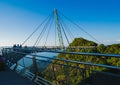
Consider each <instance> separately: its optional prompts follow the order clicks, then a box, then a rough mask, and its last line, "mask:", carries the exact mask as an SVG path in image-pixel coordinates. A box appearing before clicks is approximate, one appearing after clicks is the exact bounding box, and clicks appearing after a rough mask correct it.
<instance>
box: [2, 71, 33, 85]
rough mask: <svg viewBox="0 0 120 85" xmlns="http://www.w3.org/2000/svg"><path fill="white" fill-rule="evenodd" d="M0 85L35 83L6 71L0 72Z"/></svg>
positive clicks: (27, 84) (31, 84)
mask: <svg viewBox="0 0 120 85" xmlns="http://www.w3.org/2000/svg"><path fill="white" fill-rule="evenodd" d="M0 85H35V83H33V82H32V81H30V80H29V79H27V78H24V77H22V76H20V75H19V74H17V73H15V72H13V71H11V70H9V69H8V70H5V71H0Z"/></svg>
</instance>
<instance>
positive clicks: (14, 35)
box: [0, 0, 120, 46]
mask: <svg viewBox="0 0 120 85" xmlns="http://www.w3.org/2000/svg"><path fill="white" fill-rule="evenodd" d="M119 3H120V1H119V0H74V1H73V0H52V1H50V0H34V1H32V0H1V1H0V35H1V36H0V39H1V40H0V46H12V45H13V44H21V43H22V42H23V41H24V40H25V39H26V38H27V37H28V36H29V35H30V34H31V33H32V32H33V31H34V30H35V29H36V27H37V26H38V25H39V24H40V23H41V22H42V21H43V20H44V19H45V18H46V17H47V16H48V15H49V14H50V13H51V12H52V11H53V9H54V8H56V9H58V10H60V11H61V12H62V13H64V15H66V16H67V17H69V18H70V19H71V20H72V21H74V22H75V23H77V24H78V25H79V26H81V27H82V28H83V29H84V30H85V31H87V32H89V33H90V34H91V35H92V36H94V37H95V38H96V39H97V40H98V41H100V42H102V43H103V44H105V45H109V44H114V43H120V33H119V32H120V11H119V10H120V5H119ZM66 24H69V23H66ZM77 37H83V38H85V39H88V40H93V39H92V38H90V37H89V36H87V35H86V34H85V33H82V32H81V31H80V35H78V36H77ZM93 41H95V40H93ZM95 42H96V41H95ZM51 43H52V42H51ZM29 44H31V45H32V44H33V42H32V41H31V42H29Z"/></svg>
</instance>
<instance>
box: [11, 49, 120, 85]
mask: <svg viewBox="0 0 120 85" xmlns="http://www.w3.org/2000/svg"><path fill="white" fill-rule="evenodd" d="M14 52H15V53H17V54H26V53H23V52H18V51H14ZM43 52H44V51H43ZM45 52H49V53H51V52H53V53H62V55H63V56H65V54H72V56H74V55H76V54H77V55H82V56H84V57H90V56H95V57H103V56H104V57H106V58H109V57H114V58H120V55H117V54H100V53H83V52H63V51H48V50H47V51H45ZM28 55H30V56H31V57H28V56H26V57H24V58H23V60H22V64H21V63H19V62H17V64H16V65H14V66H13V69H14V70H15V71H17V72H18V73H24V74H25V72H26V71H29V72H32V73H33V74H34V77H32V79H31V80H33V81H35V80H36V78H38V77H37V76H40V78H41V77H42V78H43V79H41V80H40V81H41V82H40V81H39V84H41V83H42V82H43V80H44V79H45V80H46V81H48V82H51V83H50V84H48V85H51V84H57V85H60V84H61V85H65V84H66V85H72V84H73V82H75V81H76V84H77V83H79V84H83V85H85V84H90V85H96V84H95V83H96V81H95V79H97V78H98V77H97V76H100V75H104V78H103V76H100V78H99V79H100V80H101V81H104V79H105V77H106V76H107V77H106V79H107V78H108V75H109V77H110V76H112V77H115V78H116V79H115V80H117V78H118V77H119V78H120V76H119V74H117V73H115V72H114V73H113V72H112V73H111V72H103V71H100V70H96V69H97V68H98V67H99V68H102V69H104V68H107V70H108V69H110V70H111V69H112V70H114V71H116V70H117V71H119V70H120V67H119V65H118V66H111V65H104V64H99V63H98V64H97V63H92V62H81V61H79V60H67V59H63V58H50V57H49V56H40V55H36V54H34V53H33V54H28ZM39 58H44V59H42V60H41V59H39ZM25 59H29V62H31V65H30V66H27V64H26V63H27V62H26V61H25ZM15 66H16V67H15ZM22 67H23V68H22ZM40 78H38V79H40ZM108 79H109V78H108ZM73 80H74V81H73ZM106 81H107V80H106ZM76 84H75V85H76ZM101 85H102V84H101Z"/></svg>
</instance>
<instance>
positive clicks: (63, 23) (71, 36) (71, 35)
mask: <svg viewBox="0 0 120 85" xmlns="http://www.w3.org/2000/svg"><path fill="white" fill-rule="evenodd" d="M59 18H60V20H61V23H62V25H63V26H64V28H66V30H67V32H68V34H69V35H70V38H71V40H73V39H74V38H75V37H74V35H73V34H72V33H71V31H70V29H69V28H68V27H67V25H66V24H65V22H64V21H63V19H62V18H61V16H59Z"/></svg>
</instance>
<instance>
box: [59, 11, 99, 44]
mask: <svg viewBox="0 0 120 85" xmlns="http://www.w3.org/2000/svg"><path fill="white" fill-rule="evenodd" d="M59 13H60V14H61V15H62V16H63V17H65V18H66V19H67V20H68V21H70V22H71V23H73V24H74V25H75V26H76V27H78V28H79V29H80V30H82V31H83V32H85V33H86V34H87V35H89V36H90V37H91V38H92V39H94V40H95V41H97V42H98V43H101V42H100V41H99V40H97V39H96V38H95V37H93V36H92V35H91V34H90V33H88V32H87V31H86V30H84V29H83V28H82V27H80V26H79V25H78V24H76V23H75V22H73V21H72V20H71V19H69V18H68V17H67V16H65V15H64V14H63V13H61V12H60V11H59Z"/></svg>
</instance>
